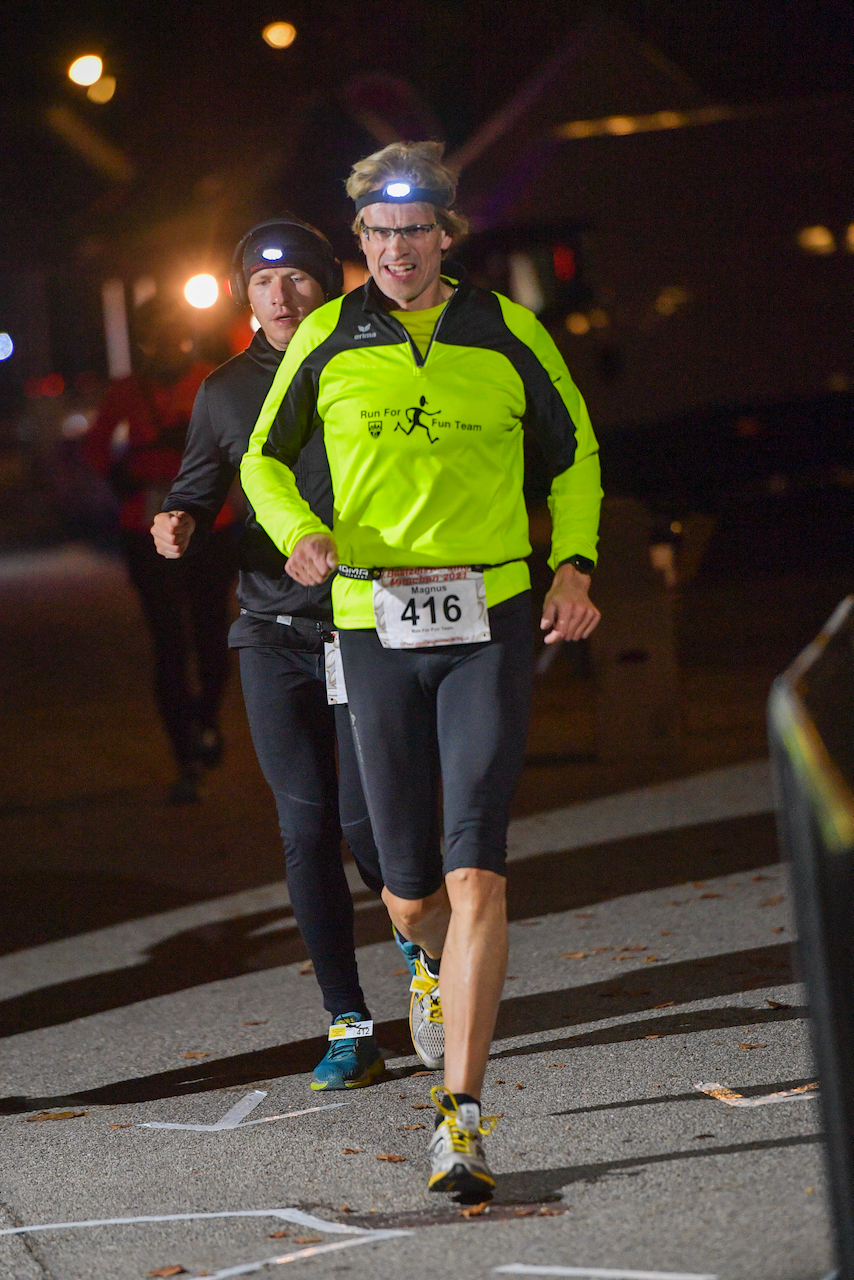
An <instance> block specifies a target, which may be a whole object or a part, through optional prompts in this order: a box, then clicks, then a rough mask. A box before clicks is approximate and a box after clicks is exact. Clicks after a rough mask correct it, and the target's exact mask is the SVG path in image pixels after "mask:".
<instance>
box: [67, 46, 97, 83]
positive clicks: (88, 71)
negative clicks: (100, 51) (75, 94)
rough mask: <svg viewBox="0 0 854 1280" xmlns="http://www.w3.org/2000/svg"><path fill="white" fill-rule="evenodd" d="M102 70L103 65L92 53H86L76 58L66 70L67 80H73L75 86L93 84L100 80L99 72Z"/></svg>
mask: <svg viewBox="0 0 854 1280" xmlns="http://www.w3.org/2000/svg"><path fill="white" fill-rule="evenodd" d="M103 70H104V64H103V62H102V61H101V59H100V58H98V57H97V56H96V55H95V54H94V53H87V54H85V55H84V56H83V57H82V58H77V60H76V61H75V62H72V64H71V66H70V67H69V68H68V78H69V80H73V81H74V83H75V84H82V85H88V84H94V83H95V81H96V80H100V79H101V72H102V71H103Z"/></svg>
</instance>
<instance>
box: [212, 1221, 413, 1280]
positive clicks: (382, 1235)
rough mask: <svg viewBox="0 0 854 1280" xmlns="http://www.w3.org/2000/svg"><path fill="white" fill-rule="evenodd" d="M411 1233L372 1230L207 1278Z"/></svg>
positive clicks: (244, 1272) (222, 1279) (217, 1279)
mask: <svg viewBox="0 0 854 1280" xmlns="http://www.w3.org/2000/svg"><path fill="white" fill-rule="evenodd" d="M411 1235H412V1232H411V1231H372V1232H371V1233H370V1235H367V1236H365V1235H362V1236H356V1237H355V1239H353V1240H337V1241H336V1242H335V1244H317V1245H311V1246H310V1247H309V1248H307V1249H298V1250H297V1252H296V1253H283V1254H281V1255H280V1256H279V1257H276V1258H261V1259H260V1260H259V1261H257V1262H241V1263H239V1264H238V1265H237V1266H236V1267H226V1268H225V1269H224V1270H223V1271H214V1272H212V1273H210V1274H209V1275H208V1276H207V1280H227V1277H229V1276H247V1275H249V1274H250V1272H252V1271H260V1270H261V1269H262V1267H280V1266H282V1265H283V1264H284V1263H286V1262H301V1261H302V1260H303V1258H316V1257H317V1255H318V1254H320V1253H332V1252H333V1251H334V1250H336V1249H352V1248H353V1247H354V1246H355V1245H359V1244H376V1242H377V1241H378V1240H391V1239H393V1238H394V1237H395V1236H411ZM189 1280H201V1277H198V1276H190V1278H189Z"/></svg>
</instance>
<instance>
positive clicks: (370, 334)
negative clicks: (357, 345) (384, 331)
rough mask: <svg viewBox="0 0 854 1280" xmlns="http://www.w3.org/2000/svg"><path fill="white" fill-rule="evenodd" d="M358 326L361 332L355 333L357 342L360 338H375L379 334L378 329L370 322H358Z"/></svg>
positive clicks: (354, 338) (354, 337)
mask: <svg viewBox="0 0 854 1280" xmlns="http://www.w3.org/2000/svg"><path fill="white" fill-rule="evenodd" d="M356 328H357V329H358V330H359V332H358V333H354V334H353V340H354V341H355V342H358V341H359V339H360V338H375V337H376V336H377V335H376V330H375V329H373V328H372V327H371V324H370V322H368V324H357V325H356Z"/></svg>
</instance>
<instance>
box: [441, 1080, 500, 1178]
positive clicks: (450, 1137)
mask: <svg viewBox="0 0 854 1280" xmlns="http://www.w3.org/2000/svg"><path fill="white" fill-rule="evenodd" d="M443 1094H445V1095H446V1096H447V1098H448V1099H449V1100H450V1101H451V1102H452V1103H453V1106H452V1107H447V1106H446V1105H445V1103H444V1102H443V1101H442V1095H443ZM430 1097H431V1098H432V1099H433V1102H434V1103H435V1105H436V1107H437V1109H438V1111H439V1113H440V1115H441V1116H442V1117H443V1119H442V1121H441V1123H440V1124H439V1125H438V1126H437V1128H436V1132H435V1133H434V1134H433V1137H432V1138H431V1139H430V1146H429V1148H428V1154H429V1156H430V1181H429V1182H428V1184H427V1189H428V1191H461V1192H463V1193H464V1194H466V1195H482V1196H483V1198H484V1199H488V1198H489V1196H490V1194H491V1193H492V1191H494V1189H495V1179H494V1178H493V1176H492V1174H491V1173H490V1172H489V1166H488V1164H487V1163H486V1159H485V1158H484V1154H483V1145H482V1143H481V1141H480V1139H481V1137H486V1135H487V1134H488V1133H492V1130H493V1129H494V1128H495V1126H496V1125H497V1123H498V1119H499V1118H498V1116H482V1115H481V1114H480V1107H479V1106H478V1105H477V1103H476V1102H461V1103H459V1104H458V1103H457V1100H456V1098H455V1097H454V1095H453V1094H452V1093H448V1092H447V1090H446V1089H445V1088H444V1086H442V1085H438V1084H436V1085H434V1086H433V1088H432V1089H431V1090H430Z"/></svg>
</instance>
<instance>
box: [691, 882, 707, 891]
mask: <svg viewBox="0 0 854 1280" xmlns="http://www.w3.org/2000/svg"><path fill="white" fill-rule="evenodd" d="M691 883H692V885H693V886H694V888H695V889H705V887H706V882H705V880H692V881H691Z"/></svg>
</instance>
